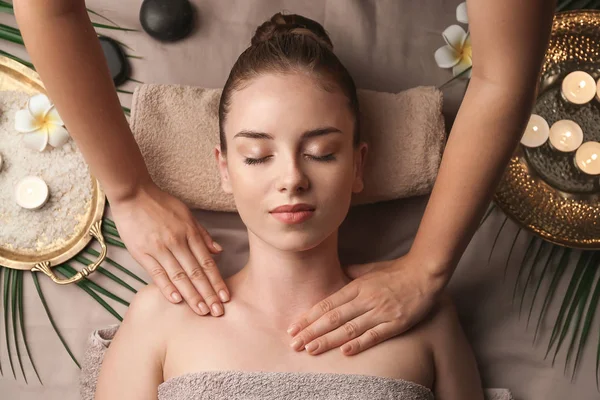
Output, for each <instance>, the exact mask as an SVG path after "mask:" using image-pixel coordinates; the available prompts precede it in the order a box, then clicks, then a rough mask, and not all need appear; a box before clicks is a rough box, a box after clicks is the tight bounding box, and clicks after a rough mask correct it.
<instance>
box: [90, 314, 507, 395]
mask: <svg viewBox="0 0 600 400" xmlns="http://www.w3.org/2000/svg"><path fill="white" fill-rule="evenodd" d="M118 328H119V325H111V326H108V327H106V328H104V329H99V330H96V331H94V332H92V334H91V335H90V337H89V339H88V345H87V349H86V352H85V355H84V360H83V364H82V369H81V375H80V394H81V399H82V400H93V399H94V393H95V391H96V382H97V380H98V374H99V373H100V367H101V365H102V359H103V358H104V353H105V352H106V349H108V347H109V346H110V342H111V341H112V339H113V337H114V336H115V334H116V332H117V330H118ZM484 393H485V400H514V398H513V396H512V394H511V392H510V390H508V389H485V390H484ZM158 398H159V399H160V400H180V399H186V400H204V399H210V400H225V399H238V398H239V399H263V400H282V399H286V400H301V399H302V400H304V399H322V400H351V399H357V400H358V399H371V400H379V399H381V400H383V399H390V400H391V399H397V400H433V393H432V392H431V390H429V389H428V388H426V387H424V386H421V385H419V384H416V383H413V382H409V381H405V380H402V379H391V378H383V377H377V376H367V375H350V374H323V373H297V372H245V371H206V372H197V373H190V374H186V375H182V376H178V377H175V378H172V379H169V380H167V381H166V382H163V383H162V384H160V385H159V387H158Z"/></svg>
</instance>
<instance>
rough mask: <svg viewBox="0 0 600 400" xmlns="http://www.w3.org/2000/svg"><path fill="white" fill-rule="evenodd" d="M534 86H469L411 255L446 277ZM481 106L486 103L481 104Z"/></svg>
mask: <svg viewBox="0 0 600 400" xmlns="http://www.w3.org/2000/svg"><path fill="white" fill-rule="evenodd" d="M533 100H534V85H531V84H530V87H524V88H522V89H521V90H520V92H519V93H518V94H517V93H515V92H511V91H510V90H507V89H504V88H502V87H500V86H496V85H493V84H489V83H486V82H481V81H478V80H477V79H476V78H474V79H473V80H472V81H471V82H470V84H469V88H468V89H467V92H466V94H465V98H464V100H463V103H462V105H461V107H460V111H459V113H458V115H457V118H456V121H455V123H454V125H453V128H452V132H451V134H450V138H449V139H448V143H447V145H446V150H445V151H444V156H443V158H442V163H441V166H440V170H439V174H438V178H437V180H436V183H435V186H434V189H433V191H432V193H431V197H430V200H429V203H428V204H427V209H426V211H425V214H424V216H423V219H422V221H421V224H420V226H419V230H418V232H417V235H416V238H415V241H414V243H413V246H412V248H411V253H413V254H418V255H421V256H422V257H423V258H424V259H427V260H431V261H432V263H431V264H430V265H431V266H432V271H433V272H434V273H436V274H440V275H441V276H442V278H444V280H446V279H449V277H450V276H451V275H452V272H453V270H454V268H455V266H456V265H457V263H458V261H459V259H460V257H461V255H462V254H463V252H464V250H465V248H466V246H467V245H468V243H469V241H470V239H471V237H472V236H473V234H474V233H475V230H476V229H477V226H478V224H479V221H480V219H481V218H482V216H483V215H484V213H485V210H486V208H487V206H488V203H489V201H490V200H491V198H492V196H493V193H494V190H495V188H496V186H497V184H498V182H499V179H500V178H501V177H502V174H503V173H504V170H505V168H506V165H507V163H508V161H509V159H510V157H511V155H512V153H513V151H514V149H515V147H516V146H517V144H518V142H519V140H520V138H521V136H522V133H523V130H524V128H525V126H526V124H527V121H528V119H529V115H530V109H531V106H532V104H533ZM483 105H486V106H483Z"/></svg>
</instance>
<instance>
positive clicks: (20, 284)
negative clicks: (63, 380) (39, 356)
mask: <svg viewBox="0 0 600 400" xmlns="http://www.w3.org/2000/svg"><path fill="white" fill-rule="evenodd" d="M23 275H24V274H20V278H19V282H18V290H19V296H18V304H17V308H18V309H19V325H20V327H21V336H22V337H23V343H24V344H25V352H26V353H27V357H29V361H30V362H31V366H32V367H33V371H34V372H35V376H37V378H38V381H40V384H42V385H43V383H42V380H41V379H40V375H39V374H38V371H37V368H36V367H35V364H34V362H33V358H31V352H30V351H29V344H28V342H27V336H26V335H25V319H23V293H24V292H23Z"/></svg>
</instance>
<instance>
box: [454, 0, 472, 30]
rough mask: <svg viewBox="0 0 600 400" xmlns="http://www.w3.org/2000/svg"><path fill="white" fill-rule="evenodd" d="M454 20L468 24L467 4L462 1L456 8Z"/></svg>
mask: <svg viewBox="0 0 600 400" xmlns="http://www.w3.org/2000/svg"><path fill="white" fill-rule="evenodd" d="M456 20H457V21H458V22H460V23H463V24H468V23H469V16H468V15H467V2H466V1H463V2H462V3H460V4H459V5H458V7H456Z"/></svg>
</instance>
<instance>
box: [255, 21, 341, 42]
mask: <svg viewBox="0 0 600 400" xmlns="http://www.w3.org/2000/svg"><path fill="white" fill-rule="evenodd" d="M291 34H296V35H305V36H310V37H312V38H313V39H315V40H316V41H317V42H319V43H321V44H322V45H323V46H325V47H327V48H328V49H329V50H333V43H331V39H330V38H329V35H327V32H325V29H324V28H323V26H322V25H321V24H319V23H318V22H316V21H313V20H312V19H310V18H306V17H303V16H302V15H297V14H290V15H283V14H282V13H277V14H275V15H273V16H272V17H271V19H270V20H268V21H266V22H264V23H263V24H262V25H260V26H259V27H258V28H256V32H255V33H254V36H253V37H252V42H251V43H252V46H255V45H257V44H259V43H262V42H266V41H268V40H271V39H273V38H275V37H279V36H284V35H291Z"/></svg>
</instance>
